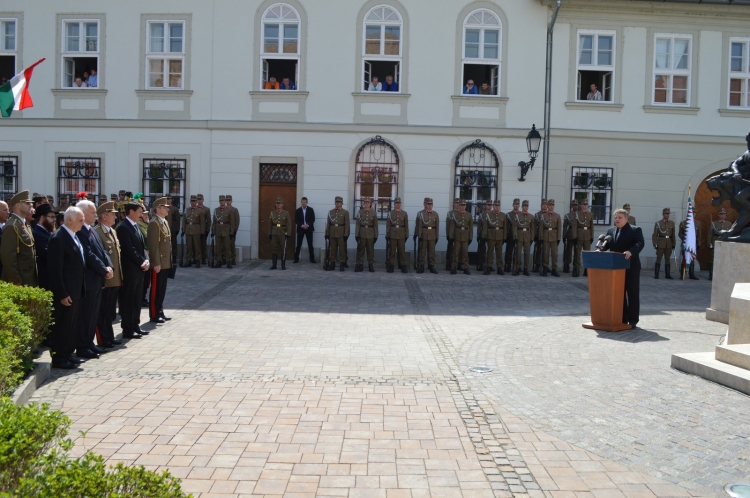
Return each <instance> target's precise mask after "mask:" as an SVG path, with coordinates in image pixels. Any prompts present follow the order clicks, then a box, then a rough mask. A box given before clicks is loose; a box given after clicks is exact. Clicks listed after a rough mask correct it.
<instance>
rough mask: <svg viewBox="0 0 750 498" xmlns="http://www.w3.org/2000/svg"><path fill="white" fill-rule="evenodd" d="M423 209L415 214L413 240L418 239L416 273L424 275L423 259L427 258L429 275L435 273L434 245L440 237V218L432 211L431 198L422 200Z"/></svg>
mask: <svg viewBox="0 0 750 498" xmlns="http://www.w3.org/2000/svg"><path fill="white" fill-rule="evenodd" d="M423 205H424V209H423V210H422V211H420V212H419V213H418V214H417V223H416V228H415V229H414V240H417V237H419V239H420V249H419V261H418V263H417V273H424V259H425V255H426V256H427V269H428V270H429V271H430V273H437V272H438V271H437V270H436V269H435V244H437V240H438V237H439V236H440V216H438V214H437V213H436V212H434V211H433V210H432V198H431V197H425V198H424V204H423Z"/></svg>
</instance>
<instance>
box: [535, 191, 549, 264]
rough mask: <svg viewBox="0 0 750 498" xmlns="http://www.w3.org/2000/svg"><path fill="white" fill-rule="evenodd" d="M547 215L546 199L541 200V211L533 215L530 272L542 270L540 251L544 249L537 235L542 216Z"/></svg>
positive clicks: (539, 236)
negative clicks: (532, 257)
mask: <svg viewBox="0 0 750 498" xmlns="http://www.w3.org/2000/svg"><path fill="white" fill-rule="evenodd" d="M543 214H547V199H542V208H541V210H539V211H537V212H536V213H534V228H535V230H534V262H533V267H532V270H531V271H533V272H538V271H541V270H542V253H543V251H542V249H543V248H544V242H543V241H542V237H541V235H540V234H539V231H540V230H541V227H542V215H543Z"/></svg>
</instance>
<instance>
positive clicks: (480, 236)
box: [477, 199, 492, 271]
mask: <svg viewBox="0 0 750 498" xmlns="http://www.w3.org/2000/svg"><path fill="white" fill-rule="evenodd" d="M491 211H492V200H491V199H488V200H487V201H486V202H485V203H484V212H482V213H481V214H480V215H479V219H478V220H477V246H478V247H477V271H483V270H484V265H485V263H486V261H487V233H486V232H485V231H484V222H485V220H486V219H487V215H488V214H490V212H491ZM490 271H492V270H490Z"/></svg>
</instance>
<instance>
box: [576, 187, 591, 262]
mask: <svg viewBox="0 0 750 498" xmlns="http://www.w3.org/2000/svg"><path fill="white" fill-rule="evenodd" d="M573 223H575V225H576V244H575V246H576V247H575V259H574V260H573V276H574V277H577V276H579V275H580V272H581V267H583V261H582V258H583V256H582V254H583V251H588V250H590V249H591V242H592V241H593V240H594V213H590V212H589V201H587V200H586V199H584V200H583V201H582V202H581V212H580V213H576V214H575V218H574V220H573ZM583 276H584V277H586V276H588V273H587V271H586V269H585V268H584V270H583Z"/></svg>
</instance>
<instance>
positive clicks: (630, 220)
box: [622, 204, 635, 226]
mask: <svg viewBox="0 0 750 498" xmlns="http://www.w3.org/2000/svg"><path fill="white" fill-rule="evenodd" d="M622 208H623V209H624V210H625V211H627V212H628V223H629V224H630V225H633V226H635V216H630V204H625V205H623V206H622Z"/></svg>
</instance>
